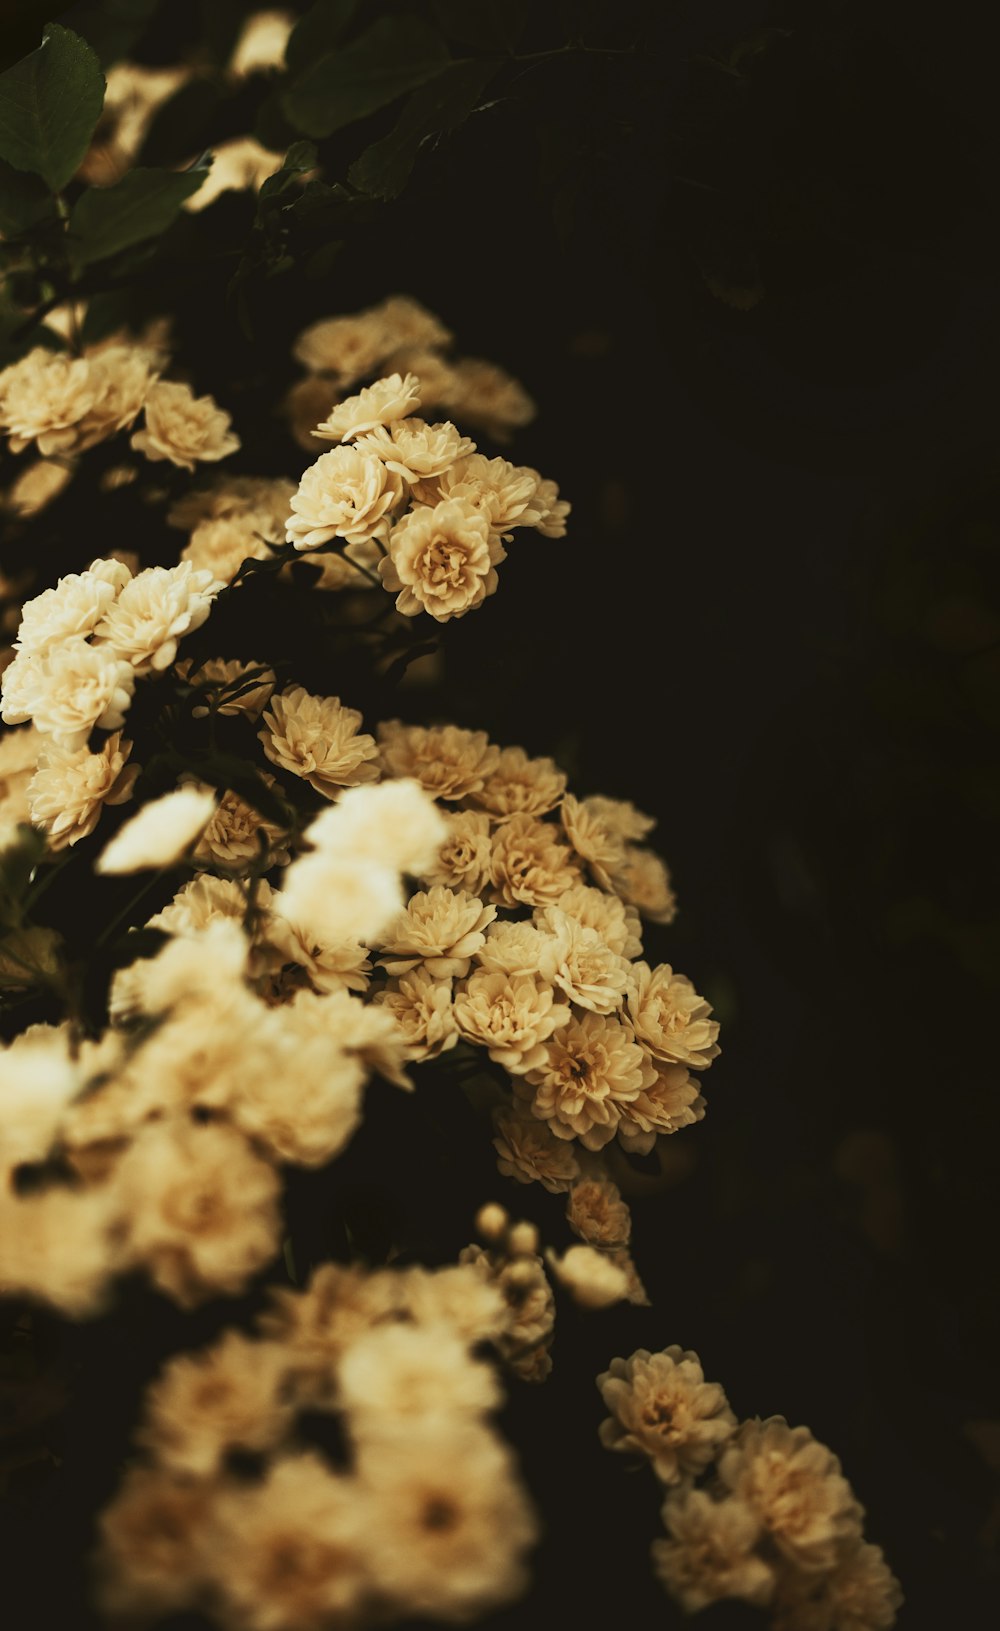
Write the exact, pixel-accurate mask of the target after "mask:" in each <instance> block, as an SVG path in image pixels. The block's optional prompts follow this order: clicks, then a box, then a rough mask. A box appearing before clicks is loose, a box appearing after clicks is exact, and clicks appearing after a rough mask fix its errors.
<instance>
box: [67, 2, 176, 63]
mask: <svg viewBox="0 0 1000 1631" xmlns="http://www.w3.org/2000/svg"><path fill="white" fill-rule="evenodd" d="M159 3H160V0H84V3H83V4H80V5H75V6H74V7H73V15H72V22H73V26H74V27H75V29H76V32H77V33H78V34H82V35H83V37H84V39H85V40H89V42H90V44H91V45H92V46H93V47H94V50H95V51H96V52H97V55H98V56H99V57H100V59H101V66H102V67H104V68H110V66H111V64H112V63H114V62H120V61H121V59H122V58H123V57H127V56H128V55H129V54H130V52H131V51H132V48H133V46H134V45H135V44H136V41H137V40H138V39H139V36H140V35H141V34H142V32H143V30H144V29H145V27H146V26H147V24H148V23H149V21H150V19H151V18H152V16H153V13H154V12H155V10H156V8H157V6H158V5H159Z"/></svg>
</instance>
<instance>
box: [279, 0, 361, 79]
mask: <svg viewBox="0 0 1000 1631" xmlns="http://www.w3.org/2000/svg"><path fill="white" fill-rule="evenodd" d="M358 5H359V0H317V4H316V5H314V6H310V8H309V10H308V11H307V12H306V13H305V15H304V16H302V17H300V18H299V20H298V22H297V23H296V25H295V27H294V28H293V29H292V32H291V34H290V35H289V36H288V44H287V45H286V46H285V63H286V65H287V67H288V68H289V70H290V72H292V73H296V74H297V73H299V72H300V71H301V70H302V69H303V68H308V67H309V64H310V63H312V62H315V61H316V58H317V57H321V56H323V54H324V53H325V52H327V51H330V50H332V49H333V47H334V46H335V45H339V44H340V41H341V39H342V37H343V36H344V34H346V32H347V30H348V28H349V27H350V25H351V23H352V22H353V20H354V14H355V12H356V11H357V9H358Z"/></svg>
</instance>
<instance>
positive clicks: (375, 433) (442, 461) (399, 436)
mask: <svg viewBox="0 0 1000 1631" xmlns="http://www.w3.org/2000/svg"><path fill="white" fill-rule="evenodd" d="M475 445H476V444H475V442H473V441H471V440H470V439H469V437H468V436H463V435H462V434H461V432H460V431H459V430H457V429H456V427H455V426H454V425H453V424H452V423H451V421H450V420H445V421H444V422H442V423H439V424H434V425H429V424H428V423H427V421H426V420H425V419H417V418H412V419H400V420H399V421H398V422H397V423H396V424H394V425H392V426H382V427H381V428H380V429H379V430H371V431H368V432H367V434H366V435H364V436H362V437H359V439H358V442H357V446H358V447H362V448H364V450H365V451H366V452H368V453H373V454H374V455H375V457H376V458H379V459H381V460H382V462H383V464H385V466H386V467H387V469H389V470H392V471H394V472H395V473H396V475H398V476H402V478H403V480H404V481H407V482H410V483H411V484H414V485H415V484H426V485H428V486H429V487H430V488H431V489H433V496H432V498H431V500H430V501H431V502H433V503H436V502H437V499H438V497H439V496H440V495H439V494H438V493H437V478H438V477H443V476H444V474H445V472H446V471H447V470H448V469H449V468H450V466H451V465H453V464H454V463H455V460H456V459H461V458H463V457H464V456H465V455H466V454H468V453H471V452H472V451H473V450H474V448H475ZM419 496H420V494H419V492H418V497H419Z"/></svg>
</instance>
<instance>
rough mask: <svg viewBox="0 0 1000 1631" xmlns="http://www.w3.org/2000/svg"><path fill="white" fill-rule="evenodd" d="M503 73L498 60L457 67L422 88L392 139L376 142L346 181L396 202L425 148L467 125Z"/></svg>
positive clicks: (366, 150)
mask: <svg viewBox="0 0 1000 1631" xmlns="http://www.w3.org/2000/svg"><path fill="white" fill-rule="evenodd" d="M500 67H501V62H500V59H499V58H493V59H479V60H476V59H469V60H468V61H466V62H453V63H452V64H451V66H450V67H448V68H446V69H445V70H444V73H442V74H439V75H438V76H437V78H436V79H433V80H431V82H430V83H429V84H427V85H422V86H421V87H420V89H419V90H418V91H414V93H413V95H412V96H411V97H410V98H409V100H408V101H407V102H406V104H405V106H404V107H403V111H402V113H401V114H400V116H399V119H398V120H397V122H396V125H395V127H394V128H393V129H392V130H390V132H389V134H388V136H383V138H382V140H381V141H378V142H373V143H372V145H371V147H367V148H366V149H365V151H364V152H363V153H362V155H361V157H360V158H359V159H357V160H356V161H355V163H354V164H352V165H351V168H350V170H349V171H348V180H350V181H351V182H352V183H353V184H354V186H355V187H358V188H360V190H361V191H362V192H366V193H370V194H372V195H373V196H374V197H376V198H395V197H396V195H397V194H398V193H400V192H402V190H403V188H404V187H405V185H406V183H407V181H408V179H409V175H410V171H411V170H412V169H413V165H414V161H415V159H416V157H417V153H418V152H419V150H420V147H421V146H422V144H423V143H424V142H426V141H428V140H429V139H430V138H432V137H434V136H437V135H439V134H440V133H441V132H442V131H446V130H454V128H455V126H456V125H460V124H461V123H462V122H463V120H465V119H467V118H468V116H469V114H470V113H471V112H472V110H473V108H474V107H475V106H476V103H477V102H478V101H479V98H480V96H481V95H482V92H483V89H484V87H485V86H486V85H487V84H488V83H489V81H490V80H491V79H492V78H493V75H494V74H495V73H496V72H497V70H498V69H499V68H500Z"/></svg>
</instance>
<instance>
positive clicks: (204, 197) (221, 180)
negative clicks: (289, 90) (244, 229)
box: [184, 136, 284, 457]
mask: <svg viewBox="0 0 1000 1631" xmlns="http://www.w3.org/2000/svg"><path fill="white" fill-rule="evenodd" d="M283 158H284V154H283V153H281V152H278V151H277V150H276V149H274V148H273V147H264V146H263V144H262V143H261V142H259V141H257V139H256V138H255V137H254V136H234V137H232V138H231V139H230V140H229V141H227V142H219V143H218V145H217V146H216V147H213V149H212V167H211V169H210V170H209V172H208V174H207V175H206V177H205V179H204V181H203V182H202V184H201V186H200V187H199V188H198V190H197V192H193V193H189V194H188V196H187V198H185V200H184V208H185V209H186V210H193V211H197V210H204V209H207V208H208V206H209V204H214V203H215V200H216V199H217V198H219V197H221V195H222V194H223V193H228V192H237V193H242V192H246V191H248V190H250V189H252V190H253V191H254V192H257V190H258V189H259V188H260V187H261V185H262V184H263V183H264V182H265V181H266V180H267V178H268V176H273V174H274V172H275V170H280V169H281V164H282V159H283ZM230 451H232V449H230ZM202 456H203V457H204V455H202Z"/></svg>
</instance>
